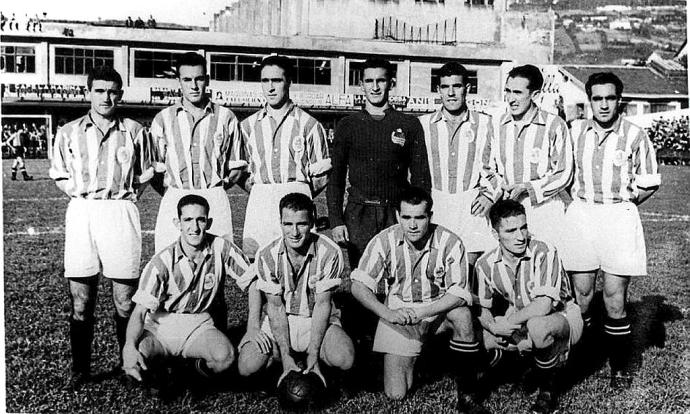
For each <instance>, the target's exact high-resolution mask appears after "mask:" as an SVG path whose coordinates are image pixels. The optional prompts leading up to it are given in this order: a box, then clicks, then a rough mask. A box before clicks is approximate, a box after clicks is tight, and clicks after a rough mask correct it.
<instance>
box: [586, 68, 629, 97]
mask: <svg viewBox="0 0 690 414" xmlns="http://www.w3.org/2000/svg"><path fill="white" fill-rule="evenodd" d="M607 83H611V84H613V85H614V86H615V87H616V96H618V97H619V98H620V97H621V96H622V95H623V82H622V81H621V79H620V78H619V77H618V76H616V74H615V73H613V72H597V73H593V74H591V75H589V78H588V79H587V83H585V92H587V98H590V99H591V98H592V86H594V85H605V84H607Z"/></svg>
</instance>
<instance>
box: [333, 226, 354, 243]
mask: <svg viewBox="0 0 690 414" xmlns="http://www.w3.org/2000/svg"><path fill="white" fill-rule="evenodd" d="M331 236H333V240H335V242H336V243H339V244H346V243H348V242H349V241H350V234H349V233H348V232H347V226H345V225H344V224H341V225H340V226H335V227H334V228H333V231H332V232H331Z"/></svg>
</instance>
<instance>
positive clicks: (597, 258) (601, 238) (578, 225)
mask: <svg viewBox="0 0 690 414" xmlns="http://www.w3.org/2000/svg"><path fill="white" fill-rule="evenodd" d="M565 218H566V233H565V234H564V236H563V249H562V254H561V255H560V256H561V258H562V260H563V266H564V267H565V270H568V271H574V272H589V271H594V270H597V269H601V270H603V271H604V272H606V273H610V274H614V275H620V276H646V275H647V249H646V247H645V241H644V233H643V230H642V221H641V220H640V215H639V213H638V211H637V206H636V205H635V204H633V203H617V204H594V203H585V202H582V201H579V200H576V201H573V203H572V204H571V205H570V207H569V208H568V211H567V213H566V215H565Z"/></svg>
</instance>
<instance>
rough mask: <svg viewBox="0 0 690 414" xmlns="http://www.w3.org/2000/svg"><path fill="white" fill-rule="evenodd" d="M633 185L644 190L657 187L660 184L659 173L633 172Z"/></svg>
mask: <svg viewBox="0 0 690 414" xmlns="http://www.w3.org/2000/svg"><path fill="white" fill-rule="evenodd" d="M635 185H637V187H639V188H642V189H645V190H651V189H653V188H656V187H659V186H660V185H661V174H658V173H657V174H635Z"/></svg>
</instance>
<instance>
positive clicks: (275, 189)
mask: <svg viewBox="0 0 690 414" xmlns="http://www.w3.org/2000/svg"><path fill="white" fill-rule="evenodd" d="M290 193H302V194H306V195H307V196H309V197H310V198H311V190H310V189H309V185H308V184H306V183H302V182H297V181H295V182H290V183H281V184H259V183H257V184H254V186H253V187H252V190H251V192H250V193H249V201H247V214H246V215H245V218H244V232H243V233H242V234H243V236H242V250H243V251H244V253H245V254H246V255H247V256H248V257H249V258H250V259H253V258H254V256H256V252H257V251H258V250H259V249H260V248H261V247H263V246H265V245H267V244H268V243H270V242H272V241H273V240H275V239H277V238H278V237H280V236H281V235H282V232H281V231H280V212H279V211H278V205H279V204H280V199H282V198H283V197H284V196H285V195H287V194H290Z"/></svg>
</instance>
